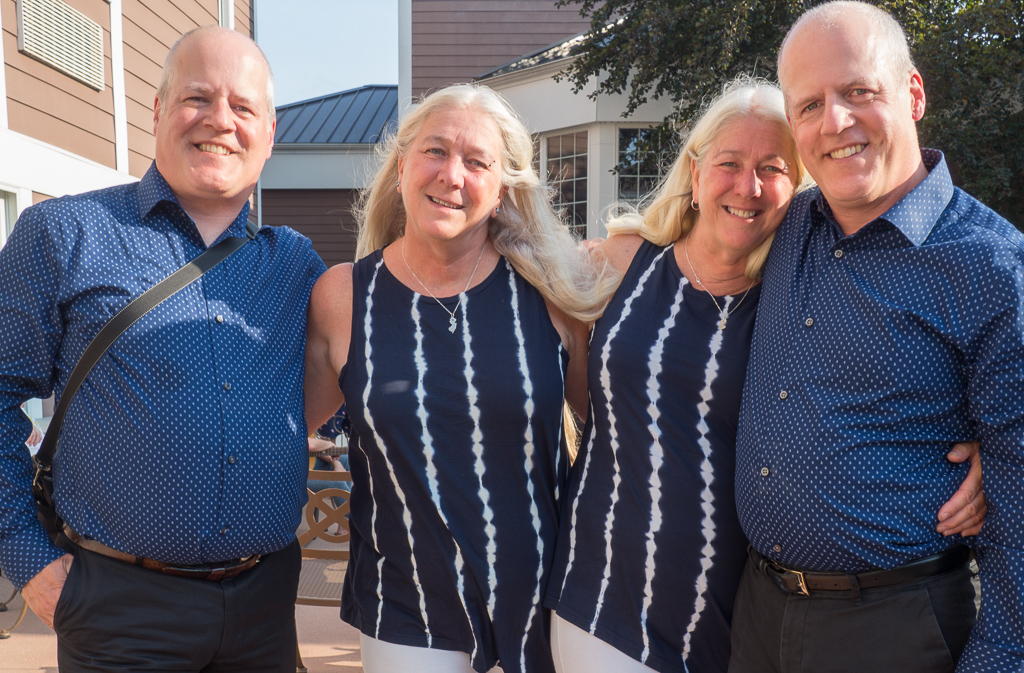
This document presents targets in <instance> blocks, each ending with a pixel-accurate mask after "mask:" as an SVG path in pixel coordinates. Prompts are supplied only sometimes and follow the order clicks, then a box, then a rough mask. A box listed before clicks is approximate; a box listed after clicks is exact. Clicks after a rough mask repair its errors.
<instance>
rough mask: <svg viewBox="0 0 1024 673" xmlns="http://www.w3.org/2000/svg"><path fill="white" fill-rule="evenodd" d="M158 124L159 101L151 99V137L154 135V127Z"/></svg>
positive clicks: (154, 98)
mask: <svg viewBox="0 0 1024 673" xmlns="http://www.w3.org/2000/svg"><path fill="white" fill-rule="evenodd" d="M159 122H160V99H159V98H157V97H156V96H154V97H153V135H156V125H157V124H158V123H159Z"/></svg>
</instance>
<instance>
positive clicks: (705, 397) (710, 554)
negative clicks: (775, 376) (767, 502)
mask: <svg viewBox="0 0 1024 673" xmlns="http://www.w3.org/2000/svg"><path fill="white" fill-rule="evenodd" d="M731 304H732V297H726V298H725V304H724V310H723V313H725V314H726V315H728V314H729V307H730V306H731ZM723 337H724V334H723V330H720V329H716V330H715V332H714V334H713V335H712V336H711V344H710V346H711V357H709V358H708V362H707V365H705V367H704V389H703V390H701V391H700V403H699V404H698V405H697V410H698V411H699V412H700V420H699V421H698V422H697V431H698V432H699V433H700V437H699V439H698V440H697V444H698V445H699V446H700V449H701V451H702V452H703V454H704V460H703V461H702V462H701V464H700V473H701V476H702V477H703V478H704V489H703V490H702V491H701V493H700V499H701V501H702V502H703V509H704V518H703V519H702V520H701V532H702V533H703V534H704V547H703V548H701V559H700V575H698V576H697V586H696V590H697V598H696V600H695V601H694V606H693V615H692V616H691V617H690V624H689V626H687V627H686V635H685V636H683V661H684V662H685V660H686V658H687V657H688V656H689V655H690V641H691V640H692V639H693V632H694V631H695V630H696V629H697V622H699V621H700V618H701V615H702V614H704V608H705V606H706V605H707V600H706V599H705V595H706V594H707V590H708V570H710V569H711V566H712V564H713V561H712V559H713V558H714V556H715V547H714V544H713V543H714V539H715V520H714V516H715V496H714V493H712V492H711V484H712V483H713V482H714V480H715V471H714V468H713V466H712V464H711V440H709V439H708V424H707V420H706V419H707V416H708V410H709V408H710V402H711V400H712V399H713V395H712V393H711V384H712V383H713V382H714V380H715V379H716V378H717V377H718V352H719V351H720V350H721V349H722V340H723ZM727 450H732V447H729V449H727Z"/></svg>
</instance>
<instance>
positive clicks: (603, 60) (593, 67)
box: [557, 0, 1024, 229]
mask: <svg viewBox="0 0 1024 673" xmlns="http://www.w3.org/2000/svg"><path fill="white" fill-rule="evenodd" d="M821 1H822V0H559V2H558V3H557V4H558V5H559V6H572V5H576V6H579V8H580V15H581V16H584V17H588V18H590V20H591V30H590V31H589V32H588V34H587V35H586V37H585V38H584V40H583V41H582V42H581V43H579V44H578V45H577V46H576V48H575V50H574V54H575V55H576V59H575V60H574V61H573V62H572V64H571V65H570V66H569V67H568V68H567V70H566V72H565V75H564V76H566V77H568V78H569V80H570V81H572V82H573V83H574V85H575V87H576V89H577V91H578V90H580V89H581V88H582V87H583V86H584V85H585V84H587V83H588V82H589V81H590V80H591V79H594V80H595V81H596V82H597V89H596V92H595V94H594V95H598V94H600V93H624V92H625V93H628V95H629V105H628V111H627V114H629V113H631V112H633V111H634V110H635V109H636V108H637V107H638V106H639V105H642V104H643V103H645V102H646V101H647V100H648V99H649V98H668V99H669V100H671V101H673V102H674V103H675V104H676V105H675V107H676V112H675V113H674V114H673V116H672V117H670V118H669V119H666V120H665V122H664V123H663V124H662V127H661V129H660V130H661V134H660V135H661V138H660V142H661V143H662V144H663V145H664V143H665V141H666V139H667V138H669V137H670V136H672V130H673V129H675V128H678V127H680V126H685V125H686V123H687V122H688V120H690V119H693V118H694V117H695V115H696V114H698V113H699V111H700V108H701V105H702V103H703V102H704V101H706V100H710V98H712V97H714V96H715V95H717V94H718V93H719V92H720V91H721V87H722V85H723V84H724V83H725V82H727V81H729V80H730V79H732V78H734V77H735V76H737V75H740V74H754V75H759V76H762V77H767V78H768V79H772V80H774V79H775V78H776V74H775V68H776V61H775V57H776V54H777V53H778V49H779V45H780V44H781V43H782V38H783V37H784V36H785V33H786V30H787V29H788V28H789V26H790V25H791V24H792V23H793V21H795V20H796V18H797V17H799V16H800V14H802V13H803V12H804V11H805V10H806V9H808V8H810V7H812V6H814V5H817V4H820V3H821ZM874 4H876V5H878V6H880V7H882V8H883V9H885V10H887V11H889V12H890V13H891V14H892V15H893V16H895V17H896V18H897V20H899V22H900V23H901V24H902V25H903V28H904V30H905V31H906V33H907V37H908V39H909V41H910V46H911V51H912V53H913V55H914V60H915V63H916V65H917V67H918V69H919V70H920V71H921V75H922V77H923V79H924V83H925V92H926V94H927V97H928V105H927V112H926V114H925V118H924V119H923V120H922V121H921V122H920V124H919V125H918V131H919V133H920V136H921V144H922V145H923V146H926V147H936V148H938V149H941V150H943V151H944V152H945V153H946V157H947V160H948V161H949V163H950V166H951V169H952V171H953V175H954V180H956V181H957V183H958V184H959V185H960V186H962V187H963V188H964V189H966V190H967V191H968V192H970V193H971V194H973V195H974V196H976V197H977V198H979V199H981V200H982V201H984V202H985V203H987V204H988V205H989V206H991V207H992V208H994V209H995V210H997V211H998V212H1000V213H1001V214H1002V215H1003V216H1004V217H1006V218H1007V219H1009V220H1010V221H1012V222H1014V223H1015V224H1016V225H1017V226H1018V227H1020V228H1022V229H1024V0H917V1H915V0H874ZM652 142H657V141H652Z"/></svg>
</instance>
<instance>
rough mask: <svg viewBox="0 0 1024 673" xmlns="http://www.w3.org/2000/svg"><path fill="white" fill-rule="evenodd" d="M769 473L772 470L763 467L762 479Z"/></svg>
mask: <svg viewBox="0 0 1024 673" xmlns="http://www.w3.org/2000/svg"><path fill="white" fill-rule="evenodd" d="M769 472H770V470H769V469H768V468H767V467H762V468H761V476H762V477H767V476H768V474H769Z"/></svg>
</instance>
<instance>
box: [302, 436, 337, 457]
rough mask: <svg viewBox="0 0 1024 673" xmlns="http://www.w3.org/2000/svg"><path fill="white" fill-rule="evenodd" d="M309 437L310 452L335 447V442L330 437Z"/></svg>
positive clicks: (319, 451) (318, 451)
mask: <svg viewBox="0 0 1024 673" xmlns="http://www.w3.org/2000/svg"><path fill="white" fill-rule="evenodd" d="M308 439H309V452H310V453H321V452H323V451H326V450H327V449H333V448H334V442H332V441H331V440H329V439H321V438H320V437H309V438H308Z"/></svg>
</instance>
